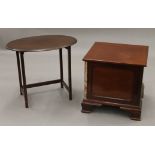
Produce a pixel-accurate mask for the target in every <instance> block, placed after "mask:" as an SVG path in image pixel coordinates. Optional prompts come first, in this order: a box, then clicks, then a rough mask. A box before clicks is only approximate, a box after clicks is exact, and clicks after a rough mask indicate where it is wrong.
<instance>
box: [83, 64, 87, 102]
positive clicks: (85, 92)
mask: <svg viewBox="0 0 155 155" xmlns="http://www.w3.org/2000/svg"><path fill="white" fill-rule="evenodd" d="M84 98H85V99H86V98H87V62H85V63H84Z"/></svg>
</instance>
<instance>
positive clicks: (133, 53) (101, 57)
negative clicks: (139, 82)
mask: <svg viewBox="0 0 155 155" xmlns="http://www.w3.org/2000/svg"><path fill="white" fill-rule="evenodd" d="M147 57H148V46H143V45H129V44H116V43H106V42H95V43H94V45H93V46H92V47H91V49H90V50H89V52H88V53H87V54H86V55H85V57H84V58H83V60H84V61H94V62H103V63H115V64H128V65H138V66H146V65H147Z"/></svg>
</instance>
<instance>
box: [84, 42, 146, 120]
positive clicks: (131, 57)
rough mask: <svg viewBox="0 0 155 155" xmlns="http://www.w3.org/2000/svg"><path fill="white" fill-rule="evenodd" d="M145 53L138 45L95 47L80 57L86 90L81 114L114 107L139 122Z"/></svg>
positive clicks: (97, 44)
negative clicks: (101, 107)
mask: <svg viewBox="0 0 155 155" xmlns="http://www.w3.org/2000/svg"><path fill="white" fill-rule="evenodd" d="M119 49H120V50H119ZM147 49H148V47H147V46H140V45H138V46H137V45H125V44H122V46H121V44H111V43H95V44H94V46H93V47H92V48H91V50H90V51H89V52H88V53H87V54H86V56H85V57H84V61H86V62H87V73H85V74H86V75H85V76H86V77H87V82H86V83H87V88H86V96H85V98H84V100H83V102H82V112H86V113H89V112H92V110H93V108H94V107H95V106H103V105H105V106H115V107H118V108H120V109H122V110H126V111H128V112H129V113H130V118H131V119H133V120H140V116H141V104H142V97H143V87H142V77H143V68H144V66H145V65H146V63H147V54H148V51H147ZM138 54H139V57H140V58H139V57H138ZM131 63H132V64H131Z"/></svg>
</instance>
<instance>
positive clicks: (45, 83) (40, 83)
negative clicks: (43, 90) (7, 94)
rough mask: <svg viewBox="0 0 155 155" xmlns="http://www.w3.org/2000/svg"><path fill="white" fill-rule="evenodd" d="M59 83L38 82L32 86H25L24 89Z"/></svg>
mask: <svg viewBox="0 0 155 155" xmlns="http://www.w3.org/2000/svg"><path fill="white" fill-rule="evenodd" d="M60 82H61V79H58V80H52V81H45V82H38V83H33V84H27V85H26V88H33V87H40V86H45V85H50V84H55V83H60Z"/></svg>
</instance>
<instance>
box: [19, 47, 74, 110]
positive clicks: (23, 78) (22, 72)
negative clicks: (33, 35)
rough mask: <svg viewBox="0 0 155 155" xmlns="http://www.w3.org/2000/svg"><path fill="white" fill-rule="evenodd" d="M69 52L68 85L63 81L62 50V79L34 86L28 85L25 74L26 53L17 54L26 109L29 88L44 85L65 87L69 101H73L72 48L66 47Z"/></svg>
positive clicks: (60, 56) (61, 64)
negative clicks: (58, 84) (57, 84)
mask: <svg viewBox="0 0 155 155" xmlns="http://www.w3.org/2000/svg"><path fill="white" fill-rule="evenodd" d="M66 49H67V51H68V85H67V84H66V82H65V81H64V80H63V58H62V49H59V58H60V79H56V80H52V81H45V82H38V83H33V84H27V83H26V74H25V64H24V52H16V57H17V67H18V76H19V85H20V94H21V95H24V98H25V107H26V108H28V97H27V88H33V87H39V86H44V85H50V84H56V83H60V84H61V88H63V87H65V88H66V90H67V91H68V92H69V100H72V80H71V47H66Z"/></svg>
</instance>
